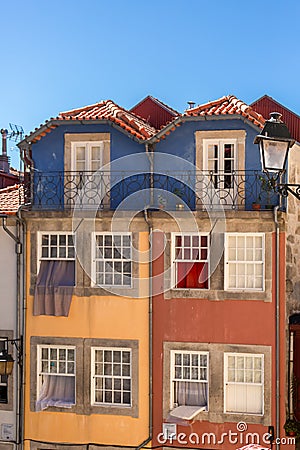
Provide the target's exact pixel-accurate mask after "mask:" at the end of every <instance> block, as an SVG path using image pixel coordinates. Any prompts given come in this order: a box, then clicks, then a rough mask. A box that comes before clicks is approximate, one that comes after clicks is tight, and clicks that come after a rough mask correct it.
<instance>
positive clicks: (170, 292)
mask: <svg viewBox="0 0 300 450" xmlns="http://www.w3.org/2000/svg"><path fill="white" fill-rule="evenodd" d="M210 226H211V225H210V223H208V222H207V221H205V223H203V224H201V225H198V227H199V230H201V231H199V233H200V234H201V233H205V232H209V228H210ZM242 227H243V228H242V229H241V230H240V228H239V227H235V229H236V231H235V230H234V229H233V228H232V227H230V228H229V227H226V228H227V229H228V228H229V229H228V230H227V232H230V233H236V234H238V233H239V232H244V229H245V228H244V225H243V226H242ZM170 228H171V227H169V229H170ZM261 228H262V227H261ZM242 230H243V231H242ZM255 232H257V233H258V234H262V232H261V231H260V232H258V231H257V228H256V229H253V228H252V227H251V228H250V227H249V233H255ZM172 233H173V231H172V232H165V235H166V249H165V252H164V266H165V274H166V275H165V280H164V283H165V294H164V298H165V299H172V298H195V299H208V300H227V299H228V300H243V299H245V300H258V301H265V302H271V301H272V290H271V287H272V255H271V254H272V251H271V249H272V234H271V233H270V232H265V233H264V234H265V263H264V278H265V289H264V290H263V291H254V290H247V289H244V290H243V289H241V290H234V291H233V290H231V291H230V290H225V289H224V252H223V256H222V258H221V260H220V262H219V264H218V265H217V267H216V269H215V271H214V272H213V274H212V276H211V280H210V288H209V289H174V288H172V289H170V283H171V280H170V275H168V273H169V274H170V270H169V271H168V268H170V267H171V253H172V252H171V245H172ZM175 233H178V232H177V231H176V232H175ZM185 233H186V231H185ZM219 239H220V245H224V234H223V235H220V236H219Z"/></svg>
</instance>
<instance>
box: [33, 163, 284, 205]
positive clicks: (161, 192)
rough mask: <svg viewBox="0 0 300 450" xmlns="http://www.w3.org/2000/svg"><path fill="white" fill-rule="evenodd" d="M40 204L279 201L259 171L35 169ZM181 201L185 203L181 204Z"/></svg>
mask: <svg viewBox="0 0 300 450" xmlns="http://www.w3.org/2000/svg"><path fill="white" fill-rule="evenodd" d="M25 197H26V198H25V201H27V202H28V201H29V202H30V203H31V205H32V208H34V209H51V210H56V209H62V210H64V209H72V208H82V209H84V208H97V209H98V208H99V209H116V208H118V207H121V208H122V207H124V209H134V210H139V209H141V208H143V207H145V206H147V207H150V208H151V207H152V208H162V209H166V210H168V209H170V210H173V209H187V208H189V209H192V210H198V209H199V210H201V209H213V208H221V207H223V208H225V209H242V210H250V209H252V204H253V203H257V204H259V205H260V208H261V209H270V208H272V207H273V206H275V205H277V204H278V201H279V198H278V194H277V193H276V192H274V190H273V189H272V186H271V185H270V184H269V182H268V180H267V178H266V177H265V175H264V174H263V173H262V172H259V171H235V172H231V173H228V172H217V173H216V172H212V171H207V172H204V171H164V173H153V174H151V173H142V172H138V173H136V172H129V171H111V172H108V171H98V172H96V173H95V172H48V173H43V172H35V173H34V174H32V176H31V178H30V180H27V184H26V185H25ZM180 205H181V206H180Z"/></svg>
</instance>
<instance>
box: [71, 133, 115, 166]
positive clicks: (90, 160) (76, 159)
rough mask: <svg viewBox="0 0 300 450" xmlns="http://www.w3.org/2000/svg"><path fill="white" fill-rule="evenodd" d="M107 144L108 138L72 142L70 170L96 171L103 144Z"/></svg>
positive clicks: (108, 143)
mask: <svg viewBox="0 0 300 450" xmlns="http://www.w3.org/2000/svg"><path fill="white" fill-rule="evenodd" d="M109 145H110V141H109V140H103V141H86V142H84V141H82V142H81V141H80V142H72V170H73V171H75V172H96V171H97V170H99V169H101V168H102V166H103V154H104V150H105V146H108V147H109Z"/></svg>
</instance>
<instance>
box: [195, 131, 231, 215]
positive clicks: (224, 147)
mask: <svg viewBox="0 0 300 450" xmlns="http://www.w3.org/2000/svg"><path fill="white" fill-rule="evenodd" d="M203 151H204V155H203V163H204V164H203V168H204V171H205V174H206V176H207V178H208V180H209V182H210V183H212V186H213V187H214V192H213V193H212V194H211V202H212V204H214V203H216V204H221V205H223V206H226V205H228V207H232V205H234V204H235V203H236V191H237V183H236V180H235V171H236V168H237V139H229V138H228V139H204V140H203Z"/></svg>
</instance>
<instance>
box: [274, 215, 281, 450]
mask: <svg viewBox="0 0 300 450" xmlns="http://www.w3.org/2000/svg"><path fill="white" fill-rule="evenodd" d="M278 210H279V206H275V208H274V222H275V229H276V241H275V280H276V287H275V308H276V311H275V327H276V335H275V359H276V394H275V395H276V437H277V438H278V437H279V436H280V296H279V261H280V249H279V223H278ZM279 449H280V444H279V442H277V441H276V450H279Z"/></svg>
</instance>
